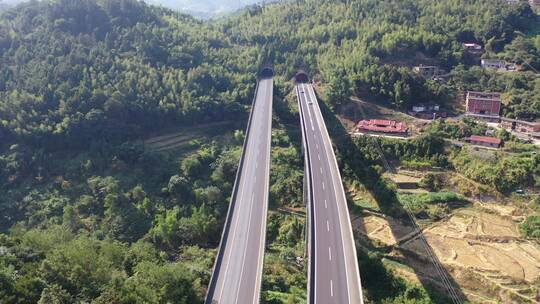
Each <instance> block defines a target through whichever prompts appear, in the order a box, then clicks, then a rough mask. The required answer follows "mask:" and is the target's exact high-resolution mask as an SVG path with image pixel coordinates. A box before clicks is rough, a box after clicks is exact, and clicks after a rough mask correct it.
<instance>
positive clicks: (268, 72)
mask: <svg viewBox="0 0 540 304" xmlns="http://www.w3.org/2000/svg"><path fill="white" fill-rule="evenodd" d="M261 77H263V78H270V77H274V70H273V69H272V68H271V67H264V68H263V69H262V71H261Z"/></svg>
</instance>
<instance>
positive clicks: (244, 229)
mask: <svg viewBox="0 0 540 304" xmlns="http://www.w3.org/2000/svg"><path fill="white" fill-rule="evenodd" d="M272 95H273V80H272V78H271V77H266V78H262V79H260V80H259V83H258V86H257V93H256V97H255V99H254V102H253V107H252V110H251V114H250V118H249V122H248V129H247V133H246V139H245V142H244V150H243V152H242V158H241V160H240V166H239V168H238V173H237V177H236V182H235V186H234V190H233V195H232V198H231V205H230V206H229V213H228V215H227V220H226V222H225V228H224V230H223V235H222V238H221V244H220V248H219V252H218V256H217V258H216V262H215V265H214V272H213V274H212V279H211V280H210V285H209V287H208V294H207V297H206V303H207V304H235V303H239V304H240V303H241V304H244V303H259V298H260V289H261V277H262V267H263V258H264V248H265V236H266V216H267V210H268V187H269V180H268V179H269V171H270V139H271V129H272Z"/></svg>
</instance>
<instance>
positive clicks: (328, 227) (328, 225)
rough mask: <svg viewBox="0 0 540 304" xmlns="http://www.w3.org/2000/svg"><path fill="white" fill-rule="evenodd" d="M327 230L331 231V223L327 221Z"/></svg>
mask: <svg viewBox="0 0 540 304" xmlns="http://www.w3.org/2000/svg"><path fill="white" fill-rule="evenodd" d="M326 231H328V232H330V223H329V222H328V220H327V221H326Z"/></svg>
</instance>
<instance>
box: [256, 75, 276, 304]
mask: <svg viewBox="0 0 540 304" xmlns="http://www.w3.org/2000/svg"><path fill="white" fill-rule="evenodd" d="M271 88H272V91H273V82H272V87H271ZM272 94H273V93H272ZM272 94H271V95H270V96H272ZM270 98H272V97H270ZM269 108H270V109H272V105H271V102H270V103H269ZM270 113H272V111H271V110H270ZM267 117H268V119H270V127H269V128H268V133H267V136H268V141H267V143H268V146H267V147H266V158H265V160H266V162H265V164H264V168H265V171H264V187H265V188H264V189H265V193H266V195H265V196H264V200H263V202H264V206H263V208H264V209H263V214H264V216H263V220H262V221H261V227H260V229H261V232H262V237H261V238H260V243H259V250H262V251H263V254H259V260H258V264H257V276H256V277H255V286H256V288H255V289H254V292H253V302H252V303H258V297H259V296H260V294H261V283H260V281H261V279H262V270H261V268H262V266H263V259H264V244H266V233H264V232H265V227H266V219H267V215H268V189H269V186H270V174H269V173H270V154H271V152H270V150H271V146H272V143H271V138H272V115H269V116H267Z"/></svg>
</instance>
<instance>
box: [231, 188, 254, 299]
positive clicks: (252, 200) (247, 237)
mask: <svg viewBox="0 0 540 304" xmlns="http://www.w3.org/2000/svg"><path fill="white" fill-rule="evenodd" d="M253 205H255V193H252V194H251V205H250V206H249V216H248V226H247V235H246V245H245V246H244V257H243V258H242V261H243V262H242V268H241V270H240V280H238V282H239V283H238V289H237V290H236V296H235V302H236V303H238V296H239V294H240V287H241V285H242V277H243V276H244V268H245V267H246V263H245V261H246V255H247V252H248V250H247V247H248V245H249V232H250V230H251V216H252V215H253Z"/></svg>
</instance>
